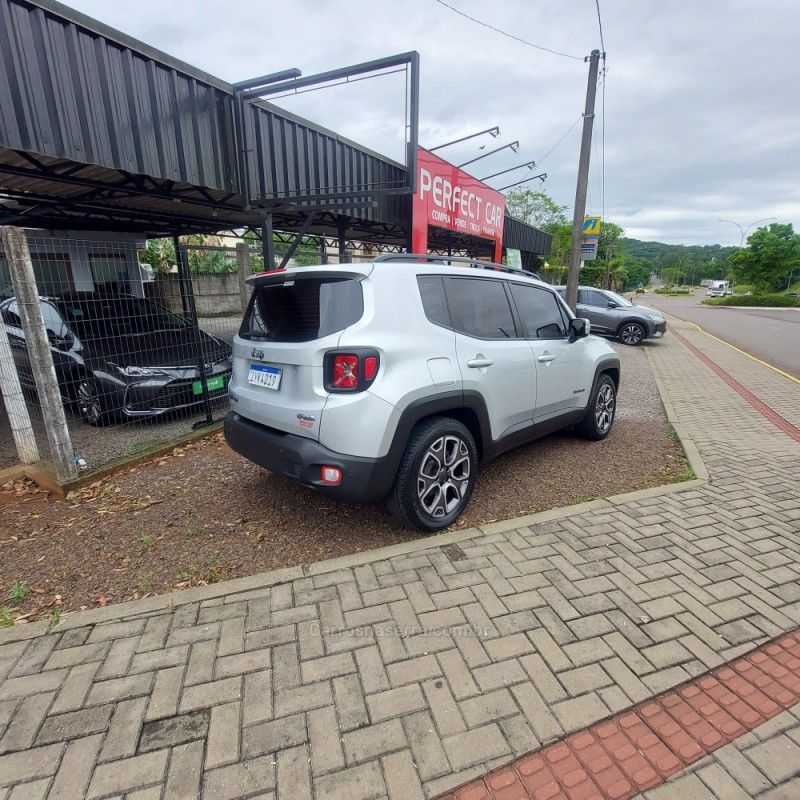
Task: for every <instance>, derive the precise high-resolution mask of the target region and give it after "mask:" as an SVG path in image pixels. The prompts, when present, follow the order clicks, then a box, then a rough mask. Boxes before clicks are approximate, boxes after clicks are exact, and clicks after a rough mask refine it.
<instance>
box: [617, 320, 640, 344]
mask: <svg viewBox="0 0 800 800" xmlns="http://www.w3.org/2000/svg"><path fill="white" fill-rule="evenodd" d="M619 338H620V339H622V341H623V343H624V344H640V343H641V342H642V340H643V339H644V331H643V330H642V327H641V325H637V324H636V323H630V324H628V325H624V326H623V328H622V330H621V331H620V332H619Z"/></svg>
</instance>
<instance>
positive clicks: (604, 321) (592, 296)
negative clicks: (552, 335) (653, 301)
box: [553, 286, 667, 345]
mask: <svg viewBox="0 0 800 800" xmlns="http://www.w3.org/2000/svg"><path fill="white" fill-rule="evenodd" d="M553 288H554V289H556V290H557V291H558V293H559V294H560V295H561V296H562V297H564V296H565V294H566V291H567V290H566V287H565V286H555V287H553ZM575 310H576V312H577V314H578V316H579V317H585V318H586V319H588V320H589V322H591V323H592V333H599V334H602V335H603V336H613V337H615V338H617V339H619V340H620V341H621V342H622V343H623V344H629V345H637V344H641V343H642V342H643V341H644V340H645V339H653V338H658V337H660V336H663V335H664V334H665V333H666V332H667V321H666V320H665V319H664V317H663V315H662V314H661V312H660V311H656V309H654V308H645V307H642V306H635V305H634V304H633V303H631V301H630V300H626V299H625V298H624V297H623V296H622V295H619V294H617V293H616V292H611V291H609V290H608V289H595V288H594V287H593V286H579V287H578V303H577V306H576V309H575Z"/></svg>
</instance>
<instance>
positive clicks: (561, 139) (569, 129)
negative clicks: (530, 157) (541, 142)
mask: <svg viewBox="0 0 800 800" xmlns="http://www.w3.org/2000/svg"><path fill="white" fill-rule="evenodd" d="M582 119H583V114H581V115H580V116H579V117H578V119H576V120H575V122H573V123H572V125H570V126H569V128H568V129H567V132H566V133H565V134H564V135H563V136H562V137H561V138H560V139H559V140H558V141H557V142H556V143H555V144H554V145H553V146H552V147H551V148H550V149H549V150H548V151H547V152H546V153H545V154H544V155H543V156H542V157H541V158H540V159H539V161H538V163H539V164H540V165H541V163H542V161H544V160H545V159H546V158H547V156H549V155H550V153H552V152H553V150H555V149H556V147H558V146H559V145H560V144H561V142H563V141H564V139H566V138H567V136H569V135H570V133H572V129H573V128H574V127H575V126H576V125H577V124H578V123H579V122H580V121H581V120H582Z"/></svg>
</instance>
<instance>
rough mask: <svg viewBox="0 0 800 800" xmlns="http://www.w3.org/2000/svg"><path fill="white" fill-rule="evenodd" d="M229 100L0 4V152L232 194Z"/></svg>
mask: <svg viewBox="0 0 800 800" xmlns="http://www.w3.org/2000/svg"><path fill="white" fill-rule="evenodd" d="M232 130H233V99H232V96H231V95H230V94H228V93H226V92H224V91H222V90H221V89H219V88H215V87H212V86H210V85H209V84H208V83H206V82H205V81H202V80H199V79H198V78H195V77H193V76H191V75H187V74H185V73H182V72H180V71H178V70H177V69H175V68H174V67H171V66H168V65H166V64H163V63H160V62H158V61H156V60H154V59H153V58H151V57H148V56H144V55H142V54H140V53H138V52H136V51H134V50H132V49H131V48H129V47H125V46H123V45H120V44H118V43H117V42H115V41H112V40H110V39H108V38H107V37H105V36H103V35H100V34H98V33H96V32H94V31H92V30H89V29H87V28H84V27H82V26H80V25H78V24H76V23H74V22H72V21H70V20H68V19H66V18H64V17H61V16H58V15H57V14H55V13H52V12H50V11H46V10H45V9H43V8H40V7H38V6H37V5H34V4H32V3H30V2H25V1H24V0H4V2H2V3H0V144H2V145H3V146H5V147H8V148H11V149H14V150H23V151H27V152H31V153H39V154H41V155H47V156H52V157H56V158H66V159H70V160H71V161H75V162H79V163H86V164H96V165H98V166H103V167H110V168H114V169H119V170H125V171H126V172H131V173H134V174H137V175H152V176H154V177H156V178H165V179H169V180H174V181H179V182H182V183H189V184H194V185H198V186H206V187H210V188H215V189H225V190H228V191H234V190H236V189H237V188H238V181H237V179H236V163H235V152H234V151H233V149H232V148H229V147H223V146H222V144H223V143H224V142H226V141H227V140H228V139H229V138H230V136H231V132H232Z"/></svg>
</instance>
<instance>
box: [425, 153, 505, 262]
mask: <svg viewBox="0 0 800 800" xmlns="http://www.w3.org/2000/svg"><path fill="white" fill-rule="evenodd" d="M417 170H418V173H417V192H416V194H415V195H414V204H413V242H412V246H413V249H414V252H415V253H426V252H427V251H428V225H436V226H438V227H440V228H447V229H449V230H451V231H457V232H458V233H461V234H467V235H469V236H478V237H480V238H483V239H492V240H493V241H494V242H495V260H496V261H499V260H500V258H501V256H502V245H503V220H504V218H505V207H506V199H505V197H504V196H503V195H502V194H500V192H496V191H495V190H494V189H492V188H490V187H489V186H487V185H486V184H485V183H481V182H480V181H479V180H478V179H477V178H473V177H472V176H471V175H467V173H466V172H462V171H461V170H460V169H458V168H457V167H454V166H453V165H452V164H448V163H447V162H446V161H443V160H442V159H441V158H438V157H437V156H435V155H433V154H432V153H429V152H428V151H427V150H423V149H422V148H419V150H418V155H417Z"/></svg>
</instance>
